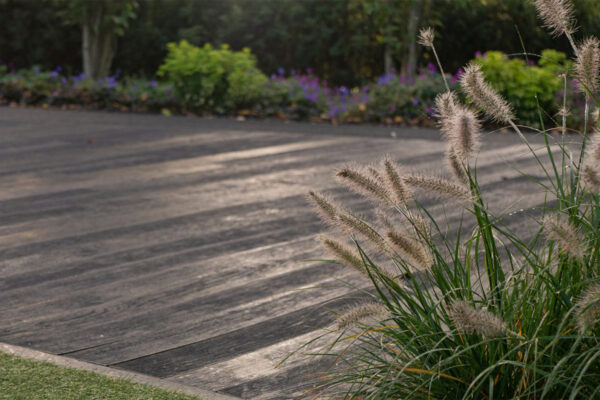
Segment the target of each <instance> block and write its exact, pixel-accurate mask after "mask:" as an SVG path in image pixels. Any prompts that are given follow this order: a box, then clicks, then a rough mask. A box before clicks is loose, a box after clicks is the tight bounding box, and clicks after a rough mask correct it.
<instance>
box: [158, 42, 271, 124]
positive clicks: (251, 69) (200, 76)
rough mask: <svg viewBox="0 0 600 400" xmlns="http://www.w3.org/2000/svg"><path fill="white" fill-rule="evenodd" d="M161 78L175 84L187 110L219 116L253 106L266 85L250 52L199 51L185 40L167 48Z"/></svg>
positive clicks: (207, 47)
mask: <svg viewBox="0 0 600 400" xmlns="http://www.w3.org/2000/svg"><path fill="white" fill-rule="evenodd" d="M158 75H159V76H164V77H166V78H167V79H168V80H169V81H170V82H172V83H173V85H174V87H175V93H176V95H177V96H178V97H179V99H180V100H181V101H182V102H183V104H185V105H186V106H188V107H190V108H196V109H201V110H211V111H216V112H218V113H223V112H225V111H231V110H238V109H242V108H245V107H250V106H252V105H253V103H254V102H255V101H257V100H258V98H259V96H260V92H261V89H262V87H263V86H264V85H265V83H266V82H267V78H266V76H264V75H263V74H262V73H261V72H260V71H259V70H258V68H256V59H255V57H254V56H253V55H252V54H251V53H250V50H249V49H246V48H245V49H243V50H242V51H239V52H236V51H231V50H230V49H229V47H228V46H226V45H223V46H221V48H220V49H213V48H212V46H211V45H210V44H206V45H205V46H204V47H197V46H194V45H191V44H190V43H188V42H187V41H185V40H182V41H181V42H179V43H178V44H177V43H169V44H168V54H167V57H166V58H165V61H164V63H163V64H162V65H161V66H160V68H159V70H158Z"/></svg>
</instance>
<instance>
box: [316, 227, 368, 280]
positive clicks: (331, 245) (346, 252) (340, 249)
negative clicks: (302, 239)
mask: <svg viewBox="0 0 600 400" xmlns="http://www.w3.org/2000/svg"><path fill="white" fill-rule="evenodd" d="M320 239H321V243H322V244H323V247H324V248H325V249H326V250H327V251H328V252H329V253H330V254H331V255H333V256H334V257H335V258H336V259H338V260H340V261H342V262H343V263H344V264H346V265H348V266H350V267H353V268H355V269H356V270H358V271H360V272H361V273H365V266H364V263H363V261H362V259H361V257H360V255H359V254H358V253H357V252H356V250H354V249H352V248H350V246H347V245H345V244H344V243H341V242H338V241H337V240H335V239H332V238H330V237H329V236H325V235H323V236H321V237H320Z"/></svg>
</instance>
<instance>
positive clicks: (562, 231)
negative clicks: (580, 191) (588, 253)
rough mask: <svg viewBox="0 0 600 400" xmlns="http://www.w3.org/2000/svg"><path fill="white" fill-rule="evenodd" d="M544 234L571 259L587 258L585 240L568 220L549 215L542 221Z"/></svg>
mask: <svg viewBox="0 0 600 400" xmlns="http://www.w3.org/2000/svg"><path fill="white" fill-rule="evenodd" d="M542 227H543V229H544V233H545V234H546V236H547V237H548V239H550V240H554V241H555V242H556V243H557V244H558V245H559V246H560V248H561V249H562V250H564V251H565V253H567V254H568V255H569V256H570V257H573V258H576V259H579V260H581V259H583V257H584V256H585V238H584V237H583V236H582V235H581V234H580V233H579V232H578V231H577V229H576V228H575V226H573V224H572V223H571V222H569V221H568V220H567V219H566V218H564V217H560V216H550V215H547V216H545V217H544V219H543V221H542Z"/></svg>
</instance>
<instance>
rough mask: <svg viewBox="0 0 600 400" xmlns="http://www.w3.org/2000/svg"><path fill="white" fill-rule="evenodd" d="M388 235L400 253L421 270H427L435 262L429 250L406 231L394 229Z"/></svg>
mask: <svg viewBox="0 0 600 400" xmlns="http://www.w3.org/2000/svg"><path fill="white" fill-rule="evenodd" d="M387 237H388V240H389V241H390V243H391V244H392V245H393V246H394V248H395V249H397V250H398V251H399V253H400V255H401V256H403V257H405V258H408V259H409V261H412V263H413V264H415V266H416V267H418V268H419V269H420V270H426V269H428V268H429V267H431V265H432V264H433V260H432V259H431V255H430V254H429V251H427V249H426V248H425V246H423V244H422V243H421V242H420V241H418V240H416V239H414V238H412V237H410V236H408V235H407V234H406V233H402V232H397V231H393V230H391V231H389V232H388V233H387Z"/></svg>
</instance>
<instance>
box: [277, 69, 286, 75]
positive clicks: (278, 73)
mask: <svg viewBox="0 0 600 400" xmlns="http://www.w3.org/2000/svg"><path fill="white" fill-rule="evenodd" d="M284 74H285V69H283V68H281V67H279V68H277V75H279V76H283V75H284Z"/></svg>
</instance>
